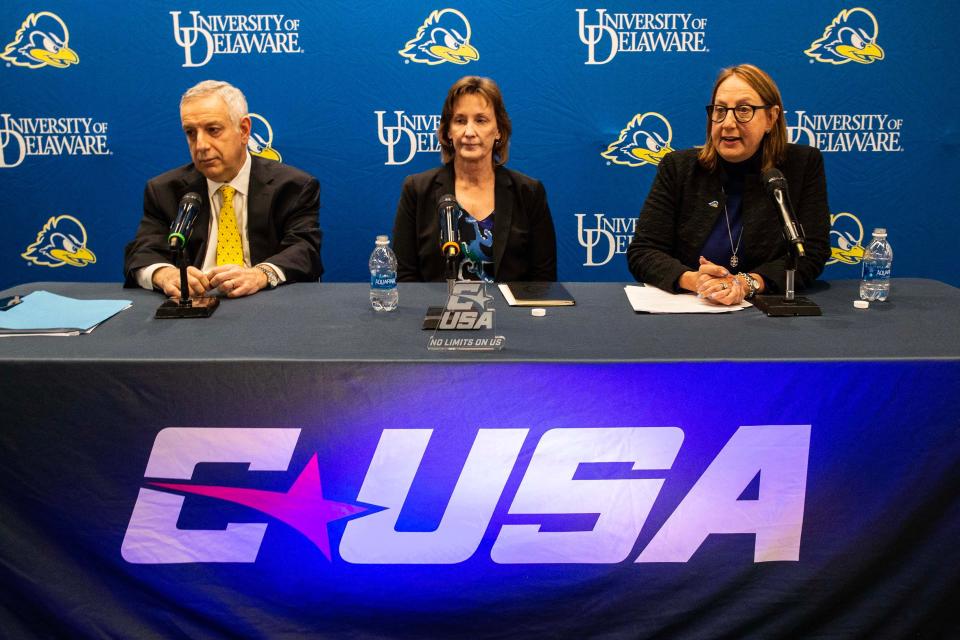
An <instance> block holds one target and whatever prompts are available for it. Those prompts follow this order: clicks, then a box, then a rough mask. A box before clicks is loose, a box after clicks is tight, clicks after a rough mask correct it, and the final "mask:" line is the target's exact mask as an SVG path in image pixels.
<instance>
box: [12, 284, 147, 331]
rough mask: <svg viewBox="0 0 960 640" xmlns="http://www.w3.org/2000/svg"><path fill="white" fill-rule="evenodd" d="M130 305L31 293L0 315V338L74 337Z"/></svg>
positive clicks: (39, 292) (91, 329)
mask: <svg viewBox="0 0 960 640" xmlns="http://www.w3.org/2000/svg"><path fill="white" fill-rule="evenodd" d="M132 304H133V303H132V302H131V301H130V300H77V299H75V298H67V297H66V296H58V295H57V294H55V293H50V292H48V291H34V292H33V293H30V294H28V295H25V296H23V299H22V300H21V302H20V303H19V304H17V305H14V306H12V307H10V308H9V309H7V310H6V311H0V337H4V336H76V335H79V334H81V333H90V332H91V331H93V330H94V329H96V328H97V325H98V324H100V323H101V322H103V321H104V320H106V319H107V318H110V317H111V316H114V315H116V314H118V313H120V312H121V311H123V310H124V309H127V308H129V307H130V306H131V305H132Z"/></svg>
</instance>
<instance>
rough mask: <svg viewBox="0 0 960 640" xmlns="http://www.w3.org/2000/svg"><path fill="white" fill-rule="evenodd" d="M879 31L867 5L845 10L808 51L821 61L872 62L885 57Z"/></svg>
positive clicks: (837, 62)
mask: <svg viewBox="0 0 960 640" xmlns="http://www.w3.org/2000/svg"><path fill="white" fill-rule="evenodd" d="M879 33H880V27H879V26H877V19H876V18H875V17H874V16H873V14H872V13H870V12H869V11H867V10H866V9H864V8H863V7H857V8H855V9H844V10H843V11H841V12H840V13H838V14H837V17H836V18H834V19H833V22H831V23H830V24H829V25H827V28H826V29H824V30H823V35H822V36H820V38H818V39H817V40H814V41H813V43H812V44H811V45H810V48H809V49H807V50H806V51H804V53H806V54H807V55H808V56H810V57H811V58H813V59H814V60H816V61H817V62H828V63H830V64H847V63H848V62H857V63H860V64H871V63H873V62H875V61H876V60H883V49H881V48H880V46H879V45H878V44H877V35H878V34H879Z"/></svg>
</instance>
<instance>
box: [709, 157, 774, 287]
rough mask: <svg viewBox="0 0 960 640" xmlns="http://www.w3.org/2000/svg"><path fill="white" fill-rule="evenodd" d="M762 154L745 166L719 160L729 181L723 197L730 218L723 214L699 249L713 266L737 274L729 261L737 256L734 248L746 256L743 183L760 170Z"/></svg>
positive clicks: (741, 163) (745, 163) (724, 187)
mask: <svg viewBox="0 0 960 640" xmlns="http://www.w3.org/2000/svg"><path fill="white" fill-rule="evenodd" d="M761 151H762V149H761ZM761 151H758V152H757V153H756V154H754V156H753V157H752V158H750V159H749V160H746V161H744V162H738V163H732V162H727V161H726V160H724V159H722V158H720V165H721V166H722V167H723V171H724V173H725V174H726V177H727V179H726V181H725V182H724V183H723V193H724V195H726V197H727V203H726V207H727V214H726V215H724V213H723V211H721V212H720V215H719V216H718V217H717V223H716V224H715V225H714V227H713V230H712V231H711V232H710V235H709V236H708V237H707V241H706V242H705V243H704V244H703V248H702V249H700V255H702V256H703V257H704V258H706V259H707V260H709V261H710V262H713V263H714V264H719V265H721V266H723V267H726V268H728V269H732V270H733V271H734V272H736V271H738V270H739V269H738V268H737V267H734V266H732V265H731V264H730V258H731V257H732V256H733V253H734V252H733V248H734V247H736V248H737V249H738V252H737V255H739V256H742V255H743V251H742V250H743V246H742V244H741V243H740V238H741V237H742V236H743V216H742V215H741V213H742V211H743V207H742V206H741V205H742V204H743V183H744V180H745V178H746V175H747V173H750V172H756V171H757V170H758V167H759V159H760V153H761ZM720 206H722V205H720ZM728 217H729V220H730V228H729V230H728V229H727V218H728ZM731 238H732V242H731Z"/></svg>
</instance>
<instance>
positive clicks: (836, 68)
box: [0, 0, 960, 287]
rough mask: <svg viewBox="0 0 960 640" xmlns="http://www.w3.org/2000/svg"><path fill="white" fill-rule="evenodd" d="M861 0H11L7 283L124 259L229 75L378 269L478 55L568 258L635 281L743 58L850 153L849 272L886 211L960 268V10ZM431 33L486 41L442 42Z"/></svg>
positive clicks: (845, 183) (562, 265)
mask: <svg viewBox="0 0 960 640" xmlns="http://www.w3.org/2000/svg"><path fill="white" fill-rule="evenodd" d="M859 4H860V3H842V2H805V3H760V4H752V5H750V6H749V7H748V8H744V6H743V4H742V3H737V2H728V1H726V0H721V1H717V0H712V1H710V2H704V1H700V0H686V1H684V2H673V3H653V2H650V3H643V4H641V5H639V6H638V4H637V3H633V2H613V1H611V2H603V3H582V2H576V3H572V2H563V1H540V2H516V3H490V2H474V1H463V2H458V3H455V4H447V3H429V2H419V1H404V2H379V3H356V2H337V1H327V2H323V3H317V4H316V5H313V4H310V3H302V2H271V3H269V6H268V7H267V8H264V7H265V5H264V3H257V2H237V1H231V2H208V1H202V0H194V1H192V2H182V3H178V2H146V1H143V2H137V3H129V2H118V1H115V0H104V1H102V2H97V3H93V4H91V3H88V2H47V3H34V2H21V1H19V0H14V1H9V2H6V3H4V6H3V8H2V9H0V57H2V60H0V63H2V65H3V66H2V67H0V210H2V212H3V220H4V222H3V228H4V233H3V234H2V236H0V238H2V239H0V287H6V286H9V285H12V284H15V283H17V282H25V281H38V280H91V281H104V280H107V281H111V280H119V279H120V277H121V266H122V251H123V246H124V244H125V243H126V242H127V241H129V240H130V239H131V238H132V236H133V233H134V230H135V228H136V225H137V221H138V220H139V217H140V214H141V204H142V190H143V185H144V183H145V181H146V180H147V179H148V178H150V177H152V176H154V175H157V174H159V173H161V172H163V171H165V170H167V169H169V168H172V167H174V166H177V165H180V164H184V163H185V162H187V161H188V159H189V157H188V153H187V147H186V144H185V141H184V138H183V135H182V133H181V132H180V128H179V117H178V109H177V105H178V101H179V96H180V94H181V93H182V92H183V91H184V90H185V89H186V88H187V87H189V86H191V85H193V84H194V83H196V82H198V81H200V80H203V79H208V78H214V79H224V80H228V81H230V82H232V83H234V84H236V85H237V86H239V87H240V88H241V89H243V90H244V92H245V93H246V95H247V98H248V101H249V104H250V109H251V112H252V113H254V114H256V116H254V117H253V125H254V126H253V128H254V134H255V135H254V137H253V140H254V143H253V149H252V150H253V151H254V152H257V153H266V154H267V155H272V156H273V157H280V158H282V161H283V162H287V163H290V164H292V165H295V166H298V167H300V168H302V169H304V170H306V171H309V172H310V173H313V174H314V175H316V176H317V177H318V178H319V179H320V183H321V188H322V192H321V202H322V208H321V226H322V228H323V230H324V233H325V236H324V246H323V260H324V265H325V267H326V269H327V271H326V273H325V279H326V280H328V281H351V280H365V279H366V278H367V277H368V276H367V271H366V262H367V258H368V256H369V253H370V251H371V250H372V247H373V240H374V236H375V235H377V234H378V233H385V232H386V233H388V232H389V231H390V230H391V228H392V224H393V216H394V212H395V208H396V202H397V198H398V196H399V191H400V185H401V183H402V180H403V178H404V176H406V175H408V174H410V173H414V172H418V171H422V170H424V169H426V168H429V167H432V166H435V165H436V164H438V163H439V153H438V152H437V144H436V139H435V135H434V130H435V128H436V124H437V119H438V115H439V112H440V107H441V104H442V101H443V98H444V96H445V93H446V90H447V88H448V87H449V86H450V84H451V83H452V82H454V81H455V80H456V79H457V78H459V77H461V76H463V75H467V74H478V75H485V76H490V77H492V78H494V79H495V80H497V82H499V84H500V85H501V87H502V89H503V91H504V95H505V98H506V101H507V108H508V110H509V112H510V116H511V118H512V120H513V124H514V135H513V140H512V145H511V158H510V163H509V164H510V166H511V167H513V168H515V169H518V170H520V171H523V172H525V173H527V174H530V175H532V176H535V177H537V178H539V179H541V180H542V181H543V183H544V184H545V186H546V189H547V194H548V197H549V201H550V205H551V209H552V211H553V216H554V220H555V223H556V226H557V237H558V240H557V241H558V255H559V276H560V278H561V279H562V280H602V281H626V280H630V279H631V278H630V276H629V273H628V271H627V268H626V264H625V260H624V256H623V255H622V254H623V252H624V251H625V250H626V245H627V243H628V242H629V238H630V236H631V234H632V230H633V224H634V222H635V216H636V215H637V213H638V212H639V209H640V207H641V205H642V203H643V200H644V198H645V196H646V193H647V191H648V189H649V187H650V183H651V181H652V179H653V176H654V174H655V172H656V163H657V162H658V159H659V157H661V155H662V151H663V149H664V148H665V147H669V148H671V149H680V148H684V147H690V146H693V145H697V144H701V143H702V142H703V139H704V116H703V105H704V104H706V103H707V102H708V101H709V97H710V95H709V92H710V88H711V86H712V83H713V81H714V78H715V76H716V74H717V72H718V71H719V69H721V68H722V67H725V66H728V65H731V64H736V63H740V62H754V63H756V64H759V65H760V66H762V67H763V68H765V69H766V70H767V71H769V72H770V73H771V74H772V75H773V77H774V78H775V79H776V80H777V82H778V84H779V86H780V89H781V91H782V93H783V96H784V103H785V107H786V118H787V124H788V126H789V128H790V133H791V137H792V139H793V140H795V141H798V142H801V143H806V144H813V145H816V146H817V147H819V148H820V149H821V150H822V151H823V152H824V154H825V158H826V167H827V179H828V185H829V192H830V208H831V213H832V216H833V218H834V220H833V233H832V243H833V247H834V254H833V260H832V261H831V264H830V265H829V266H828V267H827V269H826V274H825V277H826V278H828V279H834V278H850V277H858V276H859V270H860V267H859V261H860V256H861V255H862V244H866V243H867V242H868V241H869V237H870V230H871V229H872V228H873V227H877V226H884V227H887V228H888V230H889V232H890V238H891V243H892V245H893V247H894V251H895V261H894V275H896V276H922V277H932V278H938V279H942V280H945V281H947V282H950V283H951V284H955V285H956V284H960V277H958V276H957V275H956V274H955V271H954V270H952V269H949V268H948V261H949V260H950V258H949V255H948V253H949V252H948V247H949V246H950V245H949V243H950V238H956V237H957V236H958V235H960V234H958V232H960V223H958V222H957V210H956V209H957V205H956V202H957V201H958V200H960V187H958V183H957V181H956V180H955V179H954V178H952V174H953V173H955V170H956V169H957V167H958V162H960V161H958V159H957V145H958V133H957V129H958V126H957V125H958V122H960V116H958V111H957V109H956V98H957V96H958V93H960V92H958V76H957V73H956V71H955V69H954V65H953V63H954V60H953V59H952V55H951V54H950V51H949V48H948V46H949V45H948V44H946V43H950V42H952V41H953V40H954V36H955V33H956V30H955V28H954V25H955V24H956V23H957V19H958V18H960V10H958V9H957V5H956V4H955V3H950V2H925V3H921V4H916V3H899V2H898V3H894V2H870V3H867V4H864V5H863V6H859ZM421 28H423V29H422V32H421ZM418 36H420V37H418ZM431 37H433V38H435V39H436V40H437V41H438V42H440V41H442V40H443V38H444V37H449V38H451V39H450V40H449V41H447V42H446V44H447V45H448V48H449V49H451V50H453V49H457V50H458V51H459V52H460V56H454V55H448V56H447V57H448V58H450V59H449V60H444V59H443V58H439V57H435V56H434V57H431V56H429V55H428V54H426V53H424V49H421V48H420V45H422V44H425V41H426V40H427V39H429V38H431ZM468 45H469V47H472V49H471V48H468ZM631 143H635V144H636V145H637V146H638V147H639V148H641V149H642V148H646V149H647V150H648V151H649V152H650V153H641V154H639V155H637V154H634V153H631V148H632V147H630V146H629V145H630V144H631ZM658 152H659V153H658Z"/></svg>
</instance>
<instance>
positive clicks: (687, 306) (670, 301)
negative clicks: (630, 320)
mask: <svg viewBox="0 0 960 640" xmlns="http://www.w3.org/2000/svg"><path fill="white" fill-rule="evenodd" d="M623 289H624V291H626V292H627V299H628V300H630V305H631V306H632V307H633V310H634V311H638V312H643V313H728V312H730V311H739V310H740V309H746V308H747V307H752V306H753V305H752V304H750V303H749V302H746V301H744V302H742V303H740V304H738V305H736V304H735V305H731V306H729V307H728V306H725V305H719V304H713V303H710V302H707V301H706V300H704V299H703V298H701V297H699V296H697V295H694V294H692V293H680V294H676V293H669V292H667V291H664V290H662V289H657V288H656V287H653V286H651V285H649V284H648V285H635V284H628V285H627V286H625V287H624V288H623Z"/></svg>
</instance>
